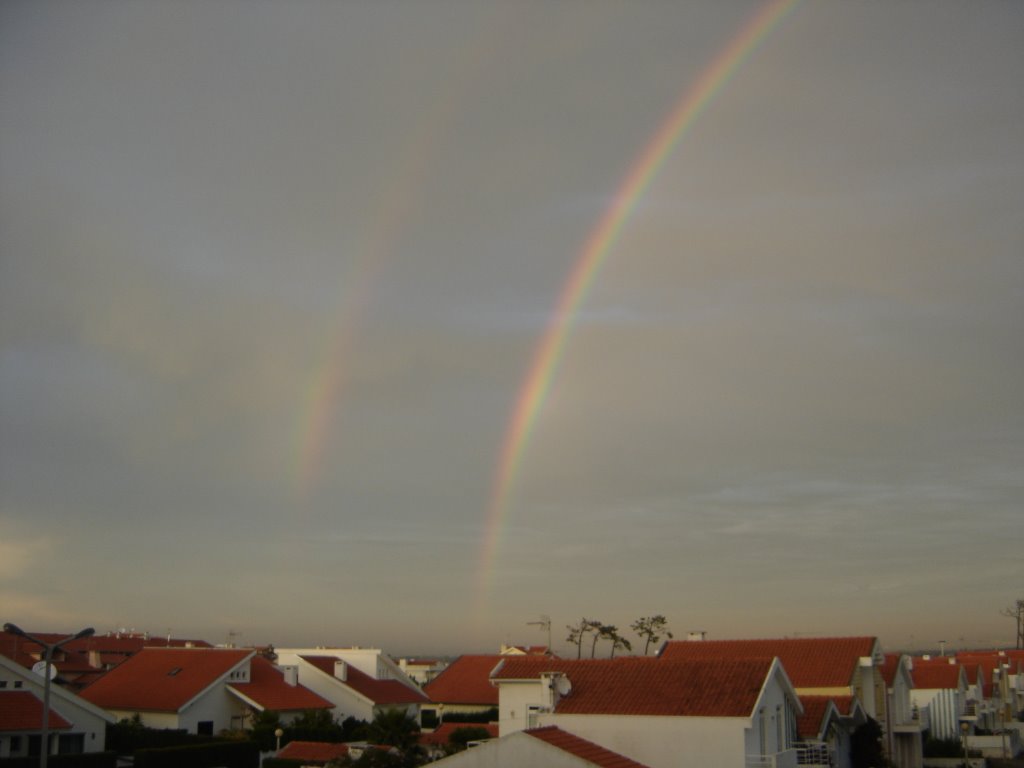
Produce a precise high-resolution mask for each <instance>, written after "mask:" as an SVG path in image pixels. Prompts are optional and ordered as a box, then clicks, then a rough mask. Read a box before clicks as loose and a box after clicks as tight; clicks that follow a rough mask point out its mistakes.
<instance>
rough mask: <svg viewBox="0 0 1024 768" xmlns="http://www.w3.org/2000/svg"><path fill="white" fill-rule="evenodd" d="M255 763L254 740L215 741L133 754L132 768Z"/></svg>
mask: <svg viewBox="0 0 1024 768" xmlns="http://www.w3.org/2000/svg"><path fill="white" fill-rule="evenodd" d="M259 764H260V748H259V746H258V745H257V744H256V742H255V741H218V742H212V743H209V744H195V745H191V746H184V747H164V748H159V749H140V750H138V751H137V752H136V753H135V768H184V766H188V768H217V767H218V766H224V767H225V768H259Z"/></svg>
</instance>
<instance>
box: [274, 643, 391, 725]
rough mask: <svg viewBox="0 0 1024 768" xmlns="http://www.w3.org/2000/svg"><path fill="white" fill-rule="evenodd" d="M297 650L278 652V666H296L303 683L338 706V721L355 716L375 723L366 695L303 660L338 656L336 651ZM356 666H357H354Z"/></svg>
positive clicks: (334, 712) (335, 708)
mask: <svg viewBox="0 0 1024 768" xmlns="http://www.w3.org/2000/svg"><path fill="white" fill-rule="evenodd" d="M296 650H297V651H298V652H295V650H293V649H285V650H282V649H276V652H277V663H278V664H294V665H295V666H297V667H298V669H299V683H300V684H301V685H304V686H305V687H306V688H308V689H309V690H311V691H313V693H315V694H317V695H318V696H322V697H323V698H325V699H327V700H328V701H330V702H332V703H333V704H334V708H333V709H332V710H331V715H332V716H333V717H334V719H335V720H338V721H339V722H340V721H342V720H344V719H345V718H347V717H354V718H356V719H357V720H365V721H367V722H369V721H371V720H373V702H372V701H370V700H369V699H367V698H366V697H364V696H360V695H359V694H357V693H356V692H355V691H353V690H352V689H351V688H349V687H348V686H347V685H345V684H344V683H343V682H342V681H340V680H338V679H337V678H335V677H333V676H331V675H328V674H326V673H325V672H323V671H322V670H320V669H319V668H317V667H314V666H313V665H312V664H310V663H309V662H307V661H304V660H303V659H302V658H301V657H302V656H331V655H335V649H330V650H325V649H323V648H319V649H315V648H314V649H307V648H299V649H296ZM364 663H365V659H364ZM352 666H356V665H355V664H353V665H352ZM360 671H365V670H360ZM367 674H369V673H367Z"/></svg>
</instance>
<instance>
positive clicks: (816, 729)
mask: <svg viewBox="0 0 1024 768" xmlns="http://www.w3.org/2000/svg"><path fill="white" fill-rule="evenodd" d="M800 703H801V704H803V707H804V713H803V715H802V716H801V717H799V718H798V719H797V721H796V730H797V733H798V734H799V735H800V738H801V739H805V740H808V741H816V740H818V739H819V738H821V736H822V733H823V731H824V729H825V725H826V723H825V716H826V715H827V714H828V712H829V708H830V707H832V706H835V704H834V702H833V701H832V697H831V696H801V697H800Z"/></svg>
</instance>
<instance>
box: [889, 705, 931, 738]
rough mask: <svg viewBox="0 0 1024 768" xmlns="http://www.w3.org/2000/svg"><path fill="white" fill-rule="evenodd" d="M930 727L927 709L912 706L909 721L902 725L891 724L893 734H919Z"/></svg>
mask: <svg viewBox="0 0 1024 768" xmlns="http://www.w3.org/2000/svg"><path fill="white" fill-rule="evenodd" d="M930 727H931V719H930V718H929V716H928V707H918V706H916V705H915V706H914V708H913V711H912V712H911V714H910V719H909V720H904V721H903V722H902V723H893V726H892V730H893V733H920V732H921V731H926V730H928V728H930Z"/></svg>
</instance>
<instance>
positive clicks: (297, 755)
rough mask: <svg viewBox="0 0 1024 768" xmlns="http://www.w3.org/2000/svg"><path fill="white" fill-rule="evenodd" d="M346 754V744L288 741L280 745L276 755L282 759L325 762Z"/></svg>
mask: <svg viewBox="0 0 1024 768" xmlns="http://www.w3.org/2000/svg"><path fill="white" fill-rule="evenodd" d="M347 754H348V744H331V743H329V742H326V741H290V742H288V743H287V744H285V745H284V746H283V747H281V751H280V752H278V753H277V757H279V758H281V759H283V760H302V761H305V762H309V763H327V762H329V761H331V760H334V759H336V758H339V757H344V756H345V755H347Z"/></svg>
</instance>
